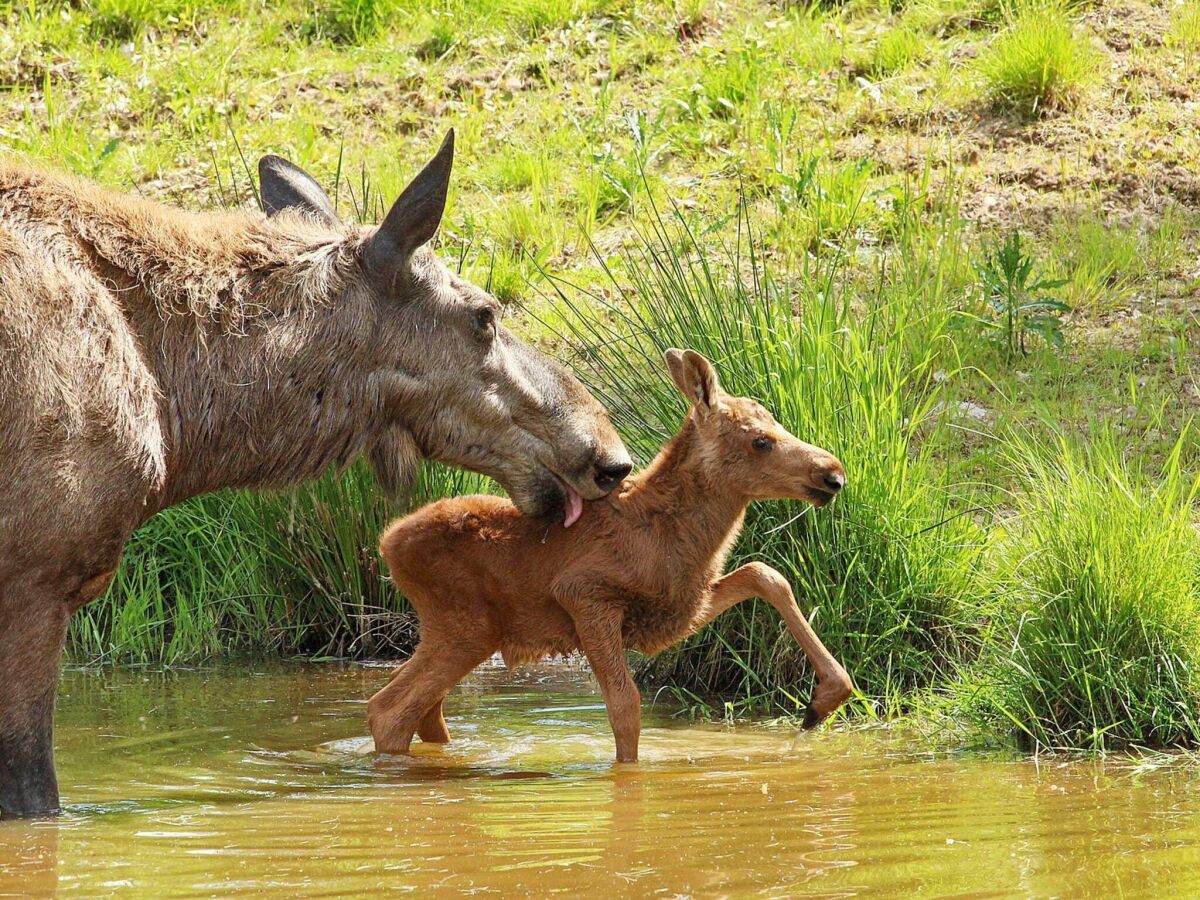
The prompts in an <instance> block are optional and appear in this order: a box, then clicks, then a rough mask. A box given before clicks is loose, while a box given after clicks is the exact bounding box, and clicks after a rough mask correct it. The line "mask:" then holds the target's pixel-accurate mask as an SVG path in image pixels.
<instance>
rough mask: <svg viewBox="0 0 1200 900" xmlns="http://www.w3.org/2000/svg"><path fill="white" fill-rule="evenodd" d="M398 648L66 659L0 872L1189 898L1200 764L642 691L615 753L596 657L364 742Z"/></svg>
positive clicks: (426, 884) (338, 883) (173, 881)
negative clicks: (637, 757) (859, 724)
mask: <svg viewBox="0 0 1200 900" xmlns="http://www.w3.org/2000/svg"><path fill="white" fill-rule="evenodd" d="M385 677H386V670H383V669H375V668H358V667H355V668H342V667H331V666H308V667H288V668H271V669H268V670H263V669H243V668H222V669H216V670H209V671H195V672H174V673H168V674H144V673H138V672H119V673H102V674H95V673H91V674H85V673H78V672H76V673H69V674H68V675H67V676H66V678H65V682H64V690H63V693H62V698H61V701H60V705H59V722H60V728H59V763H60V768H59V772H60V777H61V781H62V784H63V786H64V792H63V793H64V801H65V803H66V804H67V807H68V811H67V814H66V815H65V816H63V817H62V818H61V819H59V820H57V821H55V822H41V823H33V824H29V823H22V822H0V895H3V894H6V893H8V894H18V895H41V894H50V893H53V892H54V891H57V892H58V893H59V894H62V895H79V896H86V897H96V896H105V895H110V894H122V895H133V896H149V897H164V896H208V895H213V894H231V893H238V894H251V893H254V894H256V895H261V896H284V897H300V896H320V895H326V896H335V895H336V896H370V895H377V894H379V893H380V892H381V891H383V890H387V891H396V892H402V891H410V892H413V893H418V894H421V895H428V894H430V893H435V892H444V893H451V892H471V893H475V894H480V895H512V894H537V895H545V894H551V893H555V892H559V893H562V894H567V895H577V894H585V893H586V894H591V895H595V896H638V897H640V896H647V895H651V894H661V895H664V896H679V895H702V896H711V895H731V896H744V895H750V894H754V895H765V896H797V895H811V896H851V895H856V894H865V893H876V894H880V895H883V896H913V895H924V896H946V895H956V896H974V897H991V896H1051V895H1059V896H1080V897H1083V896H1101V897H1107V896H1155V897H1163V896H1171V895H1174V896H1196V895H1197V894H1198V893H1200V815H1198V813H1200V769H1196V768H1189V767H1188V766H1186V765H1181V764H1175V765H1171V766H1167V767H1162V768H1153V767H1151V766H1149V765H1143V766H1141V767H1140V768H1139V767H1134V766H1131V765H1128V764H1123V765H1113V764H1108V765H1103V764H1099V763H1095V762H1087V763H1072V764H1065V765H1064V764H1058V763H1056V764H1053V765H1046V764H1045V763H1043V764H1042V765H1040V766H1039V765H1035V764H1034V763H1032V762H1029V761H1026V760H1020V759H1013V758H1009V757H1000V756H995V755H984V754H980V753H968V752H964V753H957V754H955V753H950V754H947V753H941V754H930V753H927V752H924V748H923V747H922V746H920V745H917V744H915V743H914V742H913V741H912V740H911V739H909V740H900V739H898V738H896V737H894V736H891V735H889V734H888V733H886V732H879V731H874V732H861V731H859V732H855V733H836V732H830V731H825V732H821V733H817V734H809V735H803V736H801V737H799V738H797V737H796V736H795V735H794V734H793V733H792V732H790V731H779V730H774V731H773V730H770V729H767V728H739V729H737V730H735V731H729V730H724V729H720V728H713V727H700V726H694V725H687V724H684V723H680V722H676V721H672V720H671V719H670V718H669V717H668V716H667V715H666V711H658V712H656V711H654V710H648V713H647V716H646V723H645V724H646V726H647V727H646V730H645V732H644V734H643V745H642V746H643V756H644V761H643V762H642V763H641V764H640V766H638V767H621V768H614V767H612V766H611V765H610V764H609V758H610V754H611V753H612V745H611V741H610V738H609V735H608V733H607V729H606V725H605V720H604V711H603V707H602V706H601V705H600V703H599V699H598V697H597V696H596V695H595V694H594V693H593V692H592V691H591V689H590V687H589V685H588V684H587V682H586V679H584V678H583V677H582V676H579V675H571V674H569V673H566V674H564V673H563V672H562V671H561V670H558V671H550V672H534V673H531V674H528V675H526V676H524V677H521V678H517V679H514V678H513V677H512V676H511V675H509V674H506V673H503V672H490V673H484V674H483V675H482V676H480V677H476V678H475V679H474V680H473V682H472V683H471V684H470V685H469V686H468V687H467V688H466V689H464V690H461V691H458V692H456V693H455V694H454V695H453V697H452V698H451V701H450V702H449V703H448V707H447V719H448V722H449V726H450V730H451V732H452V734H453V735H454V737H455V739H456V740H455V743H454V744H452V745H450V747H449V748H447V749H438V748H430V747H421V748H419V750H420V752H419V755H418V756H417V757H415V758H411V759H397V758H383V759H381V758H377V757H376V756H374V755H373V754H371V753H369V752H367V751H368V749H369V748H368V746H367V742H366V741H365V740H364V734H365V710H364V707H363V698H364V697H365V696H366V695H367V694H368V693H369V692H370V691H371V690H373V689H374V688H375V687H377V686H378V685H379V684H381V683H382V682H383V680H385Z"/></svg>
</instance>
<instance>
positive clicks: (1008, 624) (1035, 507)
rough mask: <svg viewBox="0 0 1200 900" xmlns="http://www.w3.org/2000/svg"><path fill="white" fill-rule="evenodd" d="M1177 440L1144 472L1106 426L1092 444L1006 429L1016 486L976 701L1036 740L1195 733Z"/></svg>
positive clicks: (1199, 582) (1197, 613)
mask: <svg viewBox="0 0 1200 900" xmlns="http://www.w3.org/2000/svg"><path fill="white" fill-rule="evenodd" d="M1187 439H1188V438H1187V437H1186V436H1185V437H1184V438H1181V439H1180V441H1179V442H1178V443H1177V444H1176V446H1175V449H1174V452H1173V453H1172V454H1171V455H1170V457H1169V458H1168V460H1167V462H1166V464H1165V465H1164V467H1163V469H1162V471H1161V472H1159V473H1157V474H1155V475H1153V476H1151V475H1147V474H1145V473H1144V472H1142V471H1141V470H1140V469H1138V468H1137V467H1136V463H1133V464H1131V463H1129V462H1128V461H1127V460H1126V451H1127V450H1128V444H1127V443H1126V442H1124V441H1121V440H1120V439H1118V437H1117V436H1116V434H1115V433H1114V432H1113V431H1111V430H1107V431H1104V432H1103V433H1102V434H1101V435H1100V437H1098V438H1097V439H1096V440H1095V441H1094V442H1093V443H1092V444H1091V445H1090V446H1079V445H1077V444H1073V443H1071V442H1069V441H1068V440H1066V439H1061V440H1059V441H1058V442H1056V443H1043V442H1039V441H1036V440H1033V439H1029V438H1017V439H1014V440H1013V441H1012V442H1011V443H1010V444H1009V446H1008V448H1007V456H1008V459H1009V463H1010V466H1011V468H1012V470H1013V472H1014V474H1015V475H1016V476H1017V481H1018V482H1019V484H1020V485H1021V487H1020V490H1019V493H1018V494H1017V495H1016V497H1015V501H1014V502H1015V507H1016V518H1015V520H1014V521H1013V522H1012V524H1011V526H1010V528H1009V534H1008V536H1007V538H1006V539H1005V540H1003V541H1002V543H1001V545H1000V548H999V552H1000V556H999V558H998V573H999V574H998V580H997V593H996V596H997V597H998V598H999V603H1000V608H999V609H998V610H997V616H998V619H999V621H1000V622H1001V624H1000V626H999V627H998V629H997V636H996V638H995V640H994V642H993V648H992V650H991V652H989V653H988V654H986V656H985V657H984V660H985V665H984V667H983V671H984V673H985V675H984V676H983V677H981V678H979V679H977V681H976V684H975V685H974V687H975V688H976V689H977V690H978V693H976V694H975V695H974V697H973V700H972V701H971V702H972V703H973V704H974V705H975V706H974V708H975V710H976V712H978V713H981V714H982V718H983V720H984V721H986V722H989V723H990V724H991V725H992V726H994V727H997V728H999V729H1002V730H1004V731H1009V732H1015V733H1016V736H1017V738H1018V739H1019V740H1020V741H1021V742H1022V743H1023V744H1024V745H1025V746H1027V747H1029V748H1033V749H1052V750H1057V749H1071V750H1087V751H1103V750H1115V749H1122V748H1131V747H1167V746H1177V745H1195V744H1196V743H1198V742H1200V678H1198V675H1200V535H1198V534H1197V532H1196V529H1195V525H1194V521H1193V511H1192V503H1193V501H1194V500H1195V499H1196V493H1197V482H1196V481H1195V480H1194V479H1193V478H1190V477H1188V476H1186V475H1185V474H1184V472H1183V470H1182V468H1181V465H1180V453H1181V451H1182V449H1183V446H1184V441H1185V440H1187Z"/></svg>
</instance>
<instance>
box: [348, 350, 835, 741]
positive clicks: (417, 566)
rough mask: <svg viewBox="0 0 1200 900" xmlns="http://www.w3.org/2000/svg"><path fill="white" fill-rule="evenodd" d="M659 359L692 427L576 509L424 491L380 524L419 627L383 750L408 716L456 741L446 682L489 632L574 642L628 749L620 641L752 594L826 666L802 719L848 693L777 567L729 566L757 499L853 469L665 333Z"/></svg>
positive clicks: (698, 622)
mask: <svg viewBox="0 0 1200 900" xmlns="http://www.w3.org/2000/svg"><path fill="white" fill-rule="evenodd" d="M666 362H667V366H668V368H669V369H670V373H671V378H672V380H673V381H674V382H675V384H676V385H677V386H678V387H679V390H680V391H682V392H683V394H684V395H685V396H686V397H687V398H688V399H689V400H690V401H691V403H692V408H691V411H690V413H689V415H688V417H687V420H686V421H685V422H684V425H683V428H682V429H681V430H680V432H679V433H678V434H677V435H676V436H675V437H674V438H673V439H672V440H671V441H670V443H668V444H667V446H666V447H665V448H664V449H663V450H662V452H661V453H659V455H658V457H657V458H656V459H655V460H654V461H653V462H652V463H651V464H650V466H649V467H648V468H647V469H646V470H645V471H644V472H642V473H640V474H638V475H635V476H633V477H631V478H629V479H627V480H626V481H625V482H624V484H622V485H621V487H620V488H619V489H618V490H617V491H615V492H613V494H611V495H609V496H608V497H606V498H602V499H600V500H595V501H593V502H591V503H589V504H588V508H587V510H586V514H585V515H583V516H582V517H581V516H580V511H579V510H578V509H576V508H573V507H572V506H568V507H567V508H566V509H565V511H564V512H565V515H564V520H565V521H564V524H565V525H566V526H567V527H565V528H563V527H559V526H558V525H557V524H548V523H547V522H546V521H545V520H538V519H536V518H529V517H526V516H523V515H522V514H521V513H520V512H519V511H518V510H517V509H516V508H515V507H514V506H513V505H512V503H510V502H509V501H508V500H504V499H502V498H499V497H486V496H485V497H479V496H476V497H460V498H455V499H449V500H442V501H440V502H437V503H432V504H430V505H428V506H425V507H423V508H422V509H419V510H417V511H416V512H414V513H412V514H411V515H408V516H406V517H404V518H402V519H400V520H398V521H396V522H394V523H393V524H392V525H391V526H390V527H389V528H388V529H387V531H386V532H385V533H384V535H383V539H382V541H381V542H380V549H381V552H382V553H383V556H384V558H385V559H386V560H387V564H388V567H389V568H390V569H391V574H392V578H393V580H394V581H395V582H396V585H397V586H398V587H399V588H400V590H402V591H403V592H404V593H405V595H406V596H407V597H408V598H409V600H410V601H411V602H412V605H413V607H414V608H415V609H416V611H417V613H418V615H419V617H420V625H421V640H420V644H419V645H418V647H417V649H416V651H415V652H414V654H413V655H412V657H411V658H410V659H409V660H408V661H407V662H406V663H404V664H403V665H402V666H401V667H400V668H399V669H398V670H396V672H395V673H394V675H393V676H392V680H391V681H390V682H389V683H388V685H387V686H386V687H384V688H383V690H381V691H379V693H377V694H376V695H375V696H374V697H372V698H371V700H370V703H369V704H368V707H367V709H368V714H369V718H370V725H371V733H372V735H373V736H374V738H375V747H376V749H377V750H379V751H381V752H385V753H406V752H408V749H409V745H410V744H411V742H412V738H413V733H414V732H415V733H417V734H419V735H420V737H421V739H422V740H424V741H432V742H439V743H444V742H446V741H448V740H449V739H450V735H449V733H448V732H447V730H446V723H445V720H444V719H443V717H442V701H443V699H444V698H445V696H446V694H447V693H448V692H449V690H450V689H451V688H452V687H453V686H454V685H455V684H456V683H457V682H458V681H459V680H460V679H462V678H463V677H464V676H465V675H466V674H467V673H469V672H470V671H471V670H472V669H474V668H475V666H477V665H479V664H480V663H481V662H483V661H484V660H486V659H488V658H489V657H490V656H491V655H492V654H493V653H495V652H496V651H497V650H499V651H500V652H501V654H503V656H504V659H505V662H506V663H508V664H509V665H513V664H519V663H521V662H529V661H532V660H535V659H540V658H541V657H543V656H546V655H550V654H566V653H570V652H573V651H575V650H579V649H582V650H583V652H584V653H585V654H586V655H587V659H588V662H589V663H590V664H591V667H592V671H593V673H594V674H595V676H596V679H597V680H598V681H599V683H600V689H601V691H602V692H603V695H604V702H605V704H606V706H607V707H608V717H609V722H610V723H611V724H612V730H613V734H614V735H615V737H616V744H617V760H618V761H622V762H632V761H635V760H636V759H637V752H638V735H639V731H640V727H641V725H640V719H641V709H640V697H639V695H638V690H637V687H636V686H635V684H634V681H633V678H632V677H631V675H630V672H629V668H628V666H627V665H626V663H625V650H627V649H629V648H635V649H638V650H641V651H643V652H646V653H656V652H659V651H661V650H663V649H665V648H666V647H669V646H670V645H672V644H674V643H676V642H677V641H680V640H682V639H683V638H685V637H687V636H688V635H689V634H691V633H692V632H694V631H696V630H697V629H699V628H701V627H702V626H704V625H705V624H707V623H708V622H711V621H712V620H713V619H715V618H716V617H717V616H719V615H720V614H721V613H723V612H725V610H727V609H729V608H730V607H732V606H734V605H736V604H738V603H740V602H742V601H743V600H746V599H748V598H750V597H761V598H763V599H764V600H766V601H767V602H768V603H770V604H771V605H772V606H773V607H775V609H776V610H778V612H779V614H780V615H781V616H782V617H783V620H784V622H785V623H786V624H787V627H788V630H789V631H790V632H791V634H792V636H793V637H794V638H795V639H796V640H797V641H798V642H799V644H800V646H801V647H802V648H803V650H804V653H805V654H806V655H807V657H808V660H809V662H810V663H811V664H812V666H813V668H814V669H815V671H816V675H817V679H818V683H817V687H816V690H815V692H814V694H813V698H812V701H811V703H810V705H809V708H808V713H807V716H806V719H805V726H806V727H811V726H813V725H816V724H817V723H818V722H820V721H821V720H823V719H824V718H825V717H826V716H828V715H829V714H830V713H832V712H833V711H834V710H836V709H837V708H838V707H839V706H840V705H841V704H842V703H843V702H845V700H846V698H847V697H849V696H850V691H851V688H852V685H851V682H850V677H849V675H847V674H846V670H845V669H844V668H842V666H841V665H840V664H839V663H838V661H837V660H836V659H834V658H833V656H832V655H831V654H830V653H829V651H828V650H826V649H825V646H824V645H823V644H822V643H821V640H820V638H818V637H817V635H816V633H815V632H814V631H813V629H812V627H811V626H810V625H809V624H808V621H807V620H806V619H805V618H804V616H803V614H802V613H801V612H800V610H799V608H798V607H797V606H796V601H795V598H794V597H793V596H792V590H791V588H790V586H789V585H788V582H787V580H786V579H785V578H784V577H783V576H782V575H781V574H780V573H779V572H777V571H776V570H775V569H772V568H771V567H770V566H767V565H764V564H763V563H761V562H752V563H749V564H747V565H744V566H742V567H740V568H738V569H736V570H735V571H733V572H731V573H729V574H728V575H725V576H722V575H721V571H722V569H723V567H724V565H725V561H726V558H727V557H728V554H729V551H730V549H731V548H732V546H733V543H734V541H735V540H736V538H737V536H738V532H739V531H740V530H741V527H742V522H743V519H744V517H745V513H746V507H747V505H748V504H749V503H750V502H751V501H752V500H767V499H773V498H795V499H802V500H807V501H808V502H810V503H812V504H813V505H814V506H824V505H825V504H826V503H828V502H829V501H830V500H832V499H833V497H834V495H835V494H836V493H837V492H838V491H840V490H841V489H842V486H843V485H844V484H845V481H846V478H845V470H844V469H843V468H842V464H841V463H840V462H839V461H838V460H837V459H836V458H834V457H833V456H832V455H830V454H829V453H826V452H825V451H824V450H820V449H818V448H817V447H814V446H812V445H811V444H806V443H804V442H802V441H800V440H797V439H796V438H795V437H793V436H792V435H791V434H789V433H788V432H787V431H786V430H785V429H784V428H783V427H782V426H780V425H779V423H778V422H776V421H775V419H774V418H773V417H772V416H771V414H770V413H768V412H767V411H766V410H765V409H764V408H763V407H762V406H761V405H760V404H758V403H756V402H755V401H754V400H750V399H748V398H744V397H730V396H728V395H726V394H724V393H723V392H722V391H721V387H720V385H719V384H718V382H717V374H716V372H715V370H714V369H713V366H712V364H711V363H710V362H709V361H708V360H707V359H705V358H704V357H703V356H701V355H700V354H699V353H696V352H695V351H692V350H686V351H680V350H668V351H667V353H666ZM577 519H578V520H579V524H578V525H577V526H576V527H574V528H571V527H570V526H571V525H572V524H573V523H574V522H575V521H576V520H577Z"/></svg>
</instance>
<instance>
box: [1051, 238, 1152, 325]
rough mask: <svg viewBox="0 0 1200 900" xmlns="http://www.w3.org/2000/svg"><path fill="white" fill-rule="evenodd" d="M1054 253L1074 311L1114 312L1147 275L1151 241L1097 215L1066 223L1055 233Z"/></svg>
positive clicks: (1067, 296) (1053, 239) (1066, 293)
mask: <svg viewBox="0 0 1200 900" xmlns="http://www.w3.org/2000/svg"><path fill="white" fill-rule="evenodd" d="M1052 241H1053V243H1052V245H1051V246H1052V253H1053V255H1054V257H1055V258H1056V259H1057V261H1058V263H1059V269H1060V271H1061V273H1062V275H1063V277H1065V278H1068V279H1070V284H1069V285H1068V287H1067V289H1066V291H1065V292H1064V293H1065V296H1066V298H1067V301H1068V302H1069V303H1070V304H1071V305H1072V306H1073V307H1090V308H1094V309H1113V308H1115V307H1118V306H1120V305H1121V304H1122V302H1123V301H1124V300H1125V299H1126V297H1127V296H1128V295H1129V292H1130V291H1131V290H1133V289H1134V287H1135V286H1136V285H1137V284H1138V282H1139V281H1140V280H1141V279H1142V278H1143V277H1144V276H1145V274H1146V271H1147V257H1146V254H1147V251H1148V247H1147V241H1146V240H1145V239H1144V238H1143V236H1142V235H1141V234H1140V233H1139V231H1138V229H1137V228H1136V227H1135V226H1121V225H1117V224H1110V223H1108V222H1105V221H1104V220H1103V219H1101V218H1099V217H1097V216H1095V215H1083V216H1075V217H1072V218H1070V219H1066V220H1064V221H1062V222H1060V223H1058V225H1057V226H1056V227H1055V229H1054V231H1053V232H1052Z"/></svg>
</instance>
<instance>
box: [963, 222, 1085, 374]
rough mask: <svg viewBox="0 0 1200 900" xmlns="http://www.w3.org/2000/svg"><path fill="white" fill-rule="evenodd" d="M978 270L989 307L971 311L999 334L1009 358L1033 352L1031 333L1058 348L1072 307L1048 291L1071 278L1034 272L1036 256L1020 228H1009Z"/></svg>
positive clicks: (1061, 345)
mask: <svg viewBox="0 0 1200 900" xmlns="http://www.w3.org/2000/svg"><path fill="white" fill-rule="evenodd" d="M975 274H976V276H977V277H978V279H979V287H980V290H981V291H982V293H983V303H984V307H983V312H982V313H981V314H968V315H969V317H970V318H971V319H973V320H974V321H976V322H979V323H980V324H982V325H983V326H984V327H985V328H987V329H989V330H991V331H994V332H996V333H998V334H999V335H1000V339H1001V343H1002V344H1003V347H1004V351H1005V353H1006V354H1007V356H1008V357H1009V358H1012V357H1014V356H1016V355H1017V354H1018V353H1020V354H1021V355H1024V354H1026V353H1028V352H1029V347H1028V342H1029V338H1030V337H1031V336H1036V337H1039V338H1041V339H1042V341H1043V342H1044V343H1045V344H1046V345H1047V346H1049V347H1053V348H1055V349H1061V348H1062V347H1063V346H1064V344H1065V339H1064V337H1063V332H1062V320H1061V316H1062V314H1063V313H1065V312H1070V309H1071V308H1070V307H1069V306H1068V305H1067V304H1066V303H1064V302H1063V301H1062V300H1058V299H1056V298H1054V297H1051V296H1049V295H1048V294H1047V293H1046V292H1047V291H1053V290H1056V289H1057V288H1060V287H1063V286H1064V285H1066V284H1068V283H1069V282H1068V281H1067V280H1066V279H1049V278H1043V277H1040V276H1037V275H1035V274H1034V259H1033V257H1032V256H1030V255H1029V254H1027V253H1026V252H1025V251H1024V249H1023V248H1022V247H1021V234H1020V232H1018V231H1012V232H1009V235H1008V237H1006V238H1005V239H1004V242H1003V243H996V244H993V245H992V247H991V248H990V249H989V250H988V251H987V252H986V253H985V255H984V258H983V260H982V261H981V262H977V263H975Z"/></svg>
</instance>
